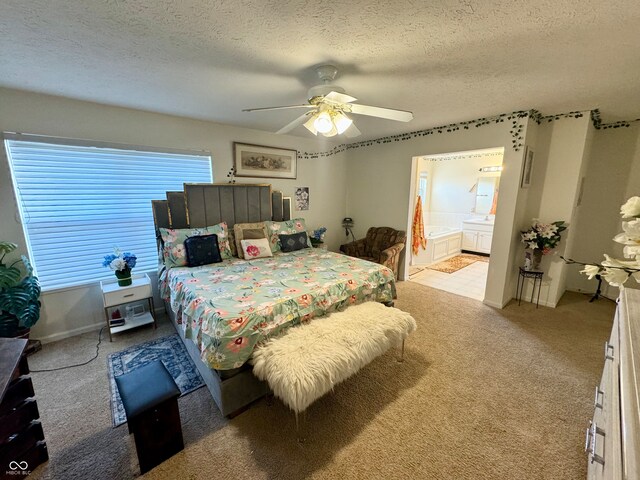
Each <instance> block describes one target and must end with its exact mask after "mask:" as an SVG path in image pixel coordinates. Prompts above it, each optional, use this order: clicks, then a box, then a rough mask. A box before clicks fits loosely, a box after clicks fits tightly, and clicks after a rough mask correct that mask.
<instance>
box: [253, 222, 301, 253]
mask: <svg viewBox="0 0 640 480" xmlns="http://www.w3.org/2000/svg"><path fill="white" fill-rule="evenodd" d="M264 223H265V225H266V226H267V230H268V232H269V237H268V238H269V246H270V247H271V251H272V252H277V251H278V250H280V242H279V238H278V235H291V234H293V233H300V232H305V233H306V232H307V226H306V224H305V223H304V218H294V219H293V220H287V221H286V222H264ZM307 244H308V245H309V246H311V241H310V240H309V238H308V237H307Z"/></svg>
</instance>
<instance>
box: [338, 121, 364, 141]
mask: <svg viewBox="0 0 640 480" xmlns="http://www.w3.org/2000/svg"><path fill="white" fill-rule="evenodd" d="M342 133H343V134H344V136H345V137H347V138H353V137H357V136H359V135H361V134H362V132H361V131H360V130H358V127H356V124H355V123H352V124H351V126H350V127H349V128H347V129H346V130H345V131H344V132H342Z"/></svg>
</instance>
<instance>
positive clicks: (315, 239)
mask: <svg viewBox="0 0 640 480" xmlns="http://www.w3.org/2000/svg"><path fill="white" fill-rule="evenodd" d="M326 232H327V229H326V228H325V227H320V228H318V229H316V230H314V231H313V232H311V234H310V235H309V240H311V245H313V246H314V247H315V248H318V247H320V246H321V245H322V244H323V243H324V234H325V233H326Z"/></svg>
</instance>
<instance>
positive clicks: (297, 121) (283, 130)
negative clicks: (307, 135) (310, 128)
mask: <svg viewBox="0 0 640 480" xmlns="http://www.w3.org/2000/svg"><path fill="white" fill-rule="evenodd" d="M309 113H310V112H306V113H303V114H302V115H300V116H299V117H298V118H296V119H295V120H294V121H293V122H291V123H288V124H287V125H285V126H284V127H282V128H281V129H280V130H278V131H277V132H276V133H288V132H290V131H291V130H293V129H294V128H296V127H297V126H298V125H302V124H303V123H304V122H305V121H306V120H307V116H308V115H309Z"/></svg>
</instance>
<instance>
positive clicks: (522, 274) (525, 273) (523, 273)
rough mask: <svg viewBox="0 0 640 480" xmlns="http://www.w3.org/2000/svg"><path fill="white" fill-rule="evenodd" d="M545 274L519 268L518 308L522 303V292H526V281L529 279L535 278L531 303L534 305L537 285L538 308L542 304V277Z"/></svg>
mask: <svg viewBox="0 0 640 480" xmlns="http://www.w3.org/2000/svg"><path fill="white" fill-rule="evenodd" d="M543 275H544V272H538V271H535V270H525V269H524V267H518V285H517V286H516V296H517V299H518V306H520V302H521V301H522V291H523V290H524V281H525V280H526V279H527V278H533V290H531V303H533V295H534V294H535V293H536V283H537V284H538V297H537V299H536V308H538V304H539V303H540V290H541V288H542V276H543Z"/></svg>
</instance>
